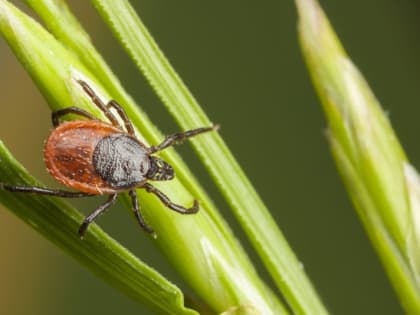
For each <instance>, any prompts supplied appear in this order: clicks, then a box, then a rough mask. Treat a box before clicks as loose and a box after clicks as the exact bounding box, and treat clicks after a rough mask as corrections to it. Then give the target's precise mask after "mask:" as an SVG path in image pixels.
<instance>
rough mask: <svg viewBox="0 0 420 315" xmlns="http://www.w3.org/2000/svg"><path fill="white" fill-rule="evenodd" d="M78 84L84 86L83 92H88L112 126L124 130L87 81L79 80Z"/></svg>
mask: <svg viewBox="0 0 420 315" xmlns="http://www.w3.org/2000/svg"><path fill="white" fill-rule="evenodd" d="M77 83H79V84H80V85H81V86H82V88H83V90H84V91H85V92H86V94H87V95H89V97H90V98H91V100H92V102H93V103H94V104H95V105H96V106H97V107H98V108H99V109H100V110H101V111H102V112H103V113H104V114H105V116H106V117H107V118H108V119H109V121H110V122H111V123H112V125H114V126H115V127H117V128H119V129H121V130H122V127H121V125H120V123H119V122H118V120H117V118H116V117H115V116H114V114H113V113H112V112H111V111H110V110H109V108H108V107H107V106H106V105H105V104H104V103H103V102H102V101H101V99H100V98H99V96H98V95H96V93H95V92H94V91H93V90H92V88H91V87H90V86H89V85H88V84H87V83H86V82H85V81H81V80H78V81H77Z"/></svg>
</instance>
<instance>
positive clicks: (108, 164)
mask: <svg viewBox="0 0 420 315" xmlns="http://www.w3.org/2000/svg"><path fill="white" fill-rule="evenodd" d="M77 82H78V83H79V84H80V86H81V87H82V88H83V90H84V91H85V93H86V94H87V95H88V96H89V97H90V99H91V100H92V102H93V103H94V104H95V105H96V106H97V107H98V108H99V109H100V110H101V111H102V112H103V113H104V114H105V116H106V117H107V119H108V120H109V121H110V123H107V122H103V121H100V120H98V119H97V118H96V117H95V116H93V115H92V114H91V113H89V112H87V111H85V110H83V109H81V108H78V107H74V106H72V107H67V108H63V109H60V110H57V111H55V112H53V113H52V122H53V125H54V130H53V131H52V132H51V134H50V135H49V137H48V139H47V141H46V143H45V147H44V160H45V164H46V166H47V170H48V171H49V172H50V174H51V175H52V176H53V177H54V178H55V179H56V180H57V181H59V182H60V183H62V184H64V185H65V186H67V187H70V188H73V189H76V190H78V191H66V190H59V189H49V188H42V187H33V186H15V185H9V184H5V183H0V189H4V190H8V191H12V192H24V193H36V194H43V195H49V196H56V197H64V198H79V197H91V196H97V195H109V197H108V199H107V201H106V202H105V203H103V204H102V205H100V206H99V207H98V208H96V209H95V210H94V211H93V212H92V213H91V214H89V215H88V216H87V217H86V218H85V219H84V221H83V223H82V225H81V226H80V229H79V235H80V237H83V236H84V235H85V233H86V231H87V228H88V226H89V224H90V223H92V222H93V221H94V220H95V219H96V218H97V217H98V216H100V215H101V214H103V213H104V212H105V211H106V210H107V209H108V208H109V207H110V206H112V205H113V204H114V203H115V202H116V201H117V196H118V194H119V193H121V192H125V191H127V192H128V193H129V195H130V197H131V200H132V208H133V212H134V215H135V217H136V219H137V221H138V223H139V224H140V226H141V227H142V228H143V229H144V230H145V231H147V232H149V233H153V229H152V228H151V227H149V226H148V225H147V224H146V222H145V221H144V219H143V217H142V215H141V213H140V209H139V203H138V198H137V193H136V189H137V188H143V189H145V190H146V191H147V192H150V193H152V194H155V195H156V196H157V197H158V198H159V199H160V201H161V202H162V203H163V204H165V205H166V206H167V207H168V208H169V209H171V210H174V211H176V212H179V213H182V214H193V213H196V212H197V211H198V209H199V206H198V202H197V200H194V202H193V205H192V207H191V208H185V207H183V206H181V205H177V204H175V203H173V202H172V201H171V200H170V199H169V198H168V197H167V196H166V195H165V194H164V193H163V192H161V191H160V190H158V189H157V188H156V187H154V186H153V185H151V184H150V183H149V182H148V181H149V180H154V181H163V180H171V179H172V178H174V170H173V168H172V167H171V166H170V165H169V164H168V163H166V162H165V161H164V160H162V159H160V158H158V157H156V156H153V155H152V154H154V153H157V152H159V151H161V150H163V149H166V148H168V147H170V146H172V145H173V144H176V143H181V142H183V141H184V140H186V139H188V138H190V137H193V136H196V135H198V134H201V133H204V132H208V131H212V130H217V129H218V125H215V126H212V127H205V128H198V129H193V130H189V131H185V132H180V133H175V134H173V135H170V136H167V137H166V138H165V139H164V140H163V142H162V143H160V144H159V145H157V146H151V147H147V146H145V145H144V144H143V143H142V142H141V141H139V140H138V139H137V138H136V137H135V134H134V127H133V125H132V123H131V121H130V120H129V118H128V116H127V114H126V113H125V111H124V110H123V108H122V107H121V106H120V105H119V104H118V103H117V102H116V101H113V100H111V101H110V102H108V103H107V104H105V103H103V102H102V101H101V100H100V98H99V97H98V96H97V95H96V93H95V92H94V91H93V90H92V89H91V88H90V86H89V85H88V84H87V83H86V82H84V81H77ZM111 108H112V109H114V110H115V111H116V112H117V113H118V115H119V116H120V118H121V120H122V121H123V122H124V126H122V125H120V123H119V122H118V119H117V118H116V117H115V115H114V114H113V113H112V112H111ZM67 114H75V115H79V116H82V117H84V118H86V119H84V120H76V121H69V122H60V118H61V117H62V116H64V115H67Z"/></svg>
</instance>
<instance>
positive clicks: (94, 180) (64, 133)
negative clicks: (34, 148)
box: [44, 120, 122, 194]
mask: <svg viewBox="0 0 420 315" xmlns="http://www.w3.org/2000/svg"><path fill="white" fill-rule="evenodd" d="M116 133H122V132H121V130H119V129H117V128H115V127H113V126H112V125H109V124H107V123H103V122H101V121H96V120H86V121H85V120H80V121H70V122H64V123H62V124H60V125H59V126H57V128H55V129H54V130H53V131H52V132H51V134H50V136H49V137H48V139H47V141H46V143H45V147H44V160H45V164H46V166H47V170H48V171H49V172H50V174H51V175H52V176H53V177H54V178H55V179H57V180H58V181H59V182H60V183H62V184H64V185H66V186H68V187H71V188H74V189H77V190H80V191H83V192H86V193H90V194H112V193H115V189H113V188H112V187H110V186H109V184H107V183H106V182H105V181H104V180H103V179H102V178H101V177H100V176H99V175H98V174H96V172H95V169H94V166H93V164H92V156H93V152H94V150H95V147H96V145H97V144H98V142H99V141H100V140H101V139H102V138H104V137H107V136H109V135H112V134H116Z"/></svg>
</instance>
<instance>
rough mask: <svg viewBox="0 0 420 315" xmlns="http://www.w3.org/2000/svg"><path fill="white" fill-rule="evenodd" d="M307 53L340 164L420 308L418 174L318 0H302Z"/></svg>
mask: <svg viewBox="0 0 420 315" xmlns="http://www.w3.org/2000/svg"><path fill="white" fill-rule="evenodd" d="M296 4H297V8H298V13H299V18H300V21H299V35H300V41H301V46H302V50H303V55H304V57H305V61H306V63H307V65H308V68H309V71H310V74H311V76H312V80H313V83H314V85H315V87H316V89H317V92H318V94H319V97H320V99H321V101H322V105H323V108H324V111H325V113H326V116H327V119H328V123H329V140H330V143H331V148H332V152H333V155H334V157H335V160H336V164H337V167H338V169H339V171H340V172H341V174H342V177H343V180H344V182H345V184H346V187H347V190H348V191H349V194H350V196H351V198H352V200H353V203H354V204H355V207H356V210H357V211H358V214H359V216H360V218H361V220H362V222H363V224H364V225H365V229H366V231H367V233H368V235H369V237H370V239H371V241H372V243H373V245H374V247H375V248H376V250H377V252H378V254H379V256H380V258H381V260H382V263H383V265H384V267H385V269H386V271H387V273H388V276H389V278H390V279H391V282H392V284H393V286H394V288H395V291H396V293H397V295H398V296H399V298H400V301H401V304H402V305H403V307H404V308H405V309H406V311H407V312H408V313H409V314H419V313H420V285H419V282H418V279H419V274H418V270H419V269H418V266H419V255H418V253H419V250H420V248H419V246H418V245H419V242H418V236H419V227H418V222H416V221H418V219H417V218H418V213H419V210H420V208H419V202H418V200H419V198H418V196H419V190H420V185H419V181H418V175H417V174H416V172H415V171H414V169H413V168H412V167H411V166H410V165H409V163H408V161H407V158H406V156H405V153H404V152H403V150H402V148H401V146H400V144H399V142H398V139H397V138H396V136H395V134H394V131H393V130H392V127H391V125H390V123H389V121H388V118H387V117H386V115H385V114H384V112H383V111H382V109H381V107H380V104H379V102H378V100H377V99H376V98H375V96H374V95H373V93H372V91H371V90H370V88H369V86H368V84H367V82H366V81H365V79H364V78H363V76H362V75H361V74H360V72H359V71H358V70H357V68H356V67H355V66H354V64H353V63H352V61H351V60H350V59H349V57H348V56H347V55H346V53H345V51H344V49H343V47H342V46H341V43H340V42H339V39H338V38H337V37H336V35H335V33H334V31H333V29H332V27H331V25H330V24H329V22H328V20H327V18H326V16H325V14H324V12H323V11H322V9H321V8H320V6H319V5H318V3H317V2H316V1H315V0H297V1H296Z"/></svg>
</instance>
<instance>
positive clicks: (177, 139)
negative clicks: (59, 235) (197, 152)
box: [150, 125, 220, 154]
mask: <svg viewBox="0 0 420 315" xmlns="http://www.w3.org/2000/svg"><path fill="white" fill-rule="evenodd" d="M219 127H220V126H219V125H214V126H212V127H204V128H197V129H192V130H188V131H184V132H178V133H174V134H173V135H170V136H166V138H165V140H163V141H162V143H161V144H159V145H157V146H151V147H150V153H151V154H152V153H155V152H158V151H161V150H163V149H166V148H167V147H170V146H172V145H174V144H178V143H181V142H183V141H185V140H186V139H188V138H191V137H194V136H196V135H199V134H201V133H205V132H209V131H212V130H217V129H219Z"/></svg>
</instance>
